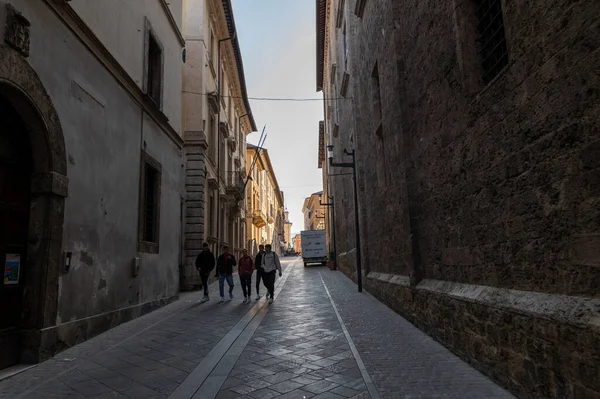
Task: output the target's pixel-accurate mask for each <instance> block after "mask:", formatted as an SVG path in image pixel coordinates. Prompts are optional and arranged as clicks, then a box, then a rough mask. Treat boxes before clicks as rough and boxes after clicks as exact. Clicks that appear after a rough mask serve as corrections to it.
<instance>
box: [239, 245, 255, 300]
mask: <svg viewBox="0 0 600 399" xmlns="http://www.w3.org/2000/svg"><path fill="white" fill-rule="evenodd" d="M253 272H254V261H253V260H252V257H251V256H248V250H247V249H244V250H243V251H242V257H241V258H240V262H239V266H238V273H239V275H240V283H241V284H242V291H243V292H244V303H250V302H252V273H253Z"/></svg>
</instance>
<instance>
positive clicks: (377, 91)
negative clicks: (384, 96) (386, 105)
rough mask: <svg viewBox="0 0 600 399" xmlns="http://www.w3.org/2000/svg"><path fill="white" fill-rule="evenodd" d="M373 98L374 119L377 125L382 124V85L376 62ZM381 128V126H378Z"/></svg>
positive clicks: (372, 75) (372, 88) (372, 78)
mask: <svg viewBox="0 0 600 399" xmlns="http://www.w3.org/2000/svg"><path fill="white" fill-rule="evenodd" d="M371 98H372V102H373V110H372V111H373V120H374V121H375V123H376V125H377V126H379V125H380V124H381V87H380V84H379V67H378V66H377V63H375V67H374V68H373V72H372V73H371ZM377 129H378V130H379V127H378V128H377Z"/></svg>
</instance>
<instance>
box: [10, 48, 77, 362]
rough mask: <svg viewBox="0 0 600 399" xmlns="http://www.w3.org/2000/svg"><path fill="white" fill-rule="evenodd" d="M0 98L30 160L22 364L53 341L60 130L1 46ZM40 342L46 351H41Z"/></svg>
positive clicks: (34, 79) (23, 67) (61, 194)
mask: <svg viewBox="0 0 600 399" xmlns="http://www.w3.org/2000/svg"><path fill="white" fill-rule="evenodd" d="M0 96H2V97H3V98H4V99H5V100H7V101H8V102H9V103H10V104H11V105H12V107H13V108H14V109H15V110H16V112H17V113H18V114H19V116H20V117H21V119H22V120H23V122H24V124H25V126H26V128H27V129H26V130H27V132H28V136H29V137H28V138H27V139H28V142H29V143H30V146H31V155H32V165H31V169H32V177H31V178H32V180H31V181H32V184H31V204H30V218H29V220H30V221H29V232H28V245H27V260H26V267H27V270H28V272H27V274H26V276H25V281H24V294H23V308H22V316H21V329H22V331H23V350H22V355H21V361H22V362H36V361H40V360H43V359H45V358H47V357H49V356H52V354H53V353H52V349H51V347H52V345H51V344H50V342H51V341H52V339H48V337H44V336H43V335H44V334H43V332H42V331H43V330H44V329H46V328H47V327H50V326H54V325H55V324H56V320H57V311H58V282H59V278H60V271H61V265H62V237H63V222H64V204H65V197H66V196H67V186H68V179H67V177H66V175H67V157H66V151H65V142H64V136H63V131H62V127H61V124H60V120H59V117H58V113H57V111H56V109H55V108H54V105H53V103H52V100H51V99H50V96H49V95H48V93H47V91H46V89H45V88H44V85H43V84H42V82H41V80H40V78H39V76H38V75H37V73H36V72H35V70H34V69H33V67H32V66H31V65H30V64H29V63H28V62H27V60H26V58H24V57H23V55H21V54H20V53H19V52H17V51H15V50H13V49H12V48H9V47H6V46H4V45H0ZM44 342H46V343H48V345H49V346H50V347H49V348H46V347H45V346H46V345H45V344H44Z"/></svg>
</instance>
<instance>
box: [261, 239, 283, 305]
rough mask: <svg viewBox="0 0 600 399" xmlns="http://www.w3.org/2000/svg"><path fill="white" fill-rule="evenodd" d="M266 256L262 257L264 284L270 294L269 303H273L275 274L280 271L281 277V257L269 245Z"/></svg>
mask: <svg viewBox="0 0 600 399" xmlns="http://www.w3.org/2000/svg"><path fill="white" fill-rule="evenodd" d="M265 250H266V252H265V254H264V255H263V256H262V267H263V270H264V272H263V283H264V284H265V287H267V291H269V293H268V294H267V296H268V297H269V303H273V299H274V294H275V273H276V272H277V271H279V277H281V263H280V262H279V257H278V256H277V254H276V253H275V252H272V251H271V244H267V245H266V247H265Z"/></svg>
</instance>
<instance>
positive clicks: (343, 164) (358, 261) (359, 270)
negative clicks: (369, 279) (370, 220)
mask: <svg viewBox="0 0 600 399" xmlns="http://www.w3.org/2000/svg"><path fill="white" fill-rule="evenodd" d="M327 155H328V158H329V166H331V167H339V168H352V174H353V177H354V230H355V235H356V273H357V275H358V276H357V282H358V292H362V264H361V256H360V230H359V224H358V189H357V183H356V150H352V151H351V152H348V151H347V150H346V149H344V155H348V156H351V157H352V162H333V146H332V145H328V146H327Z"/></svg>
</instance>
